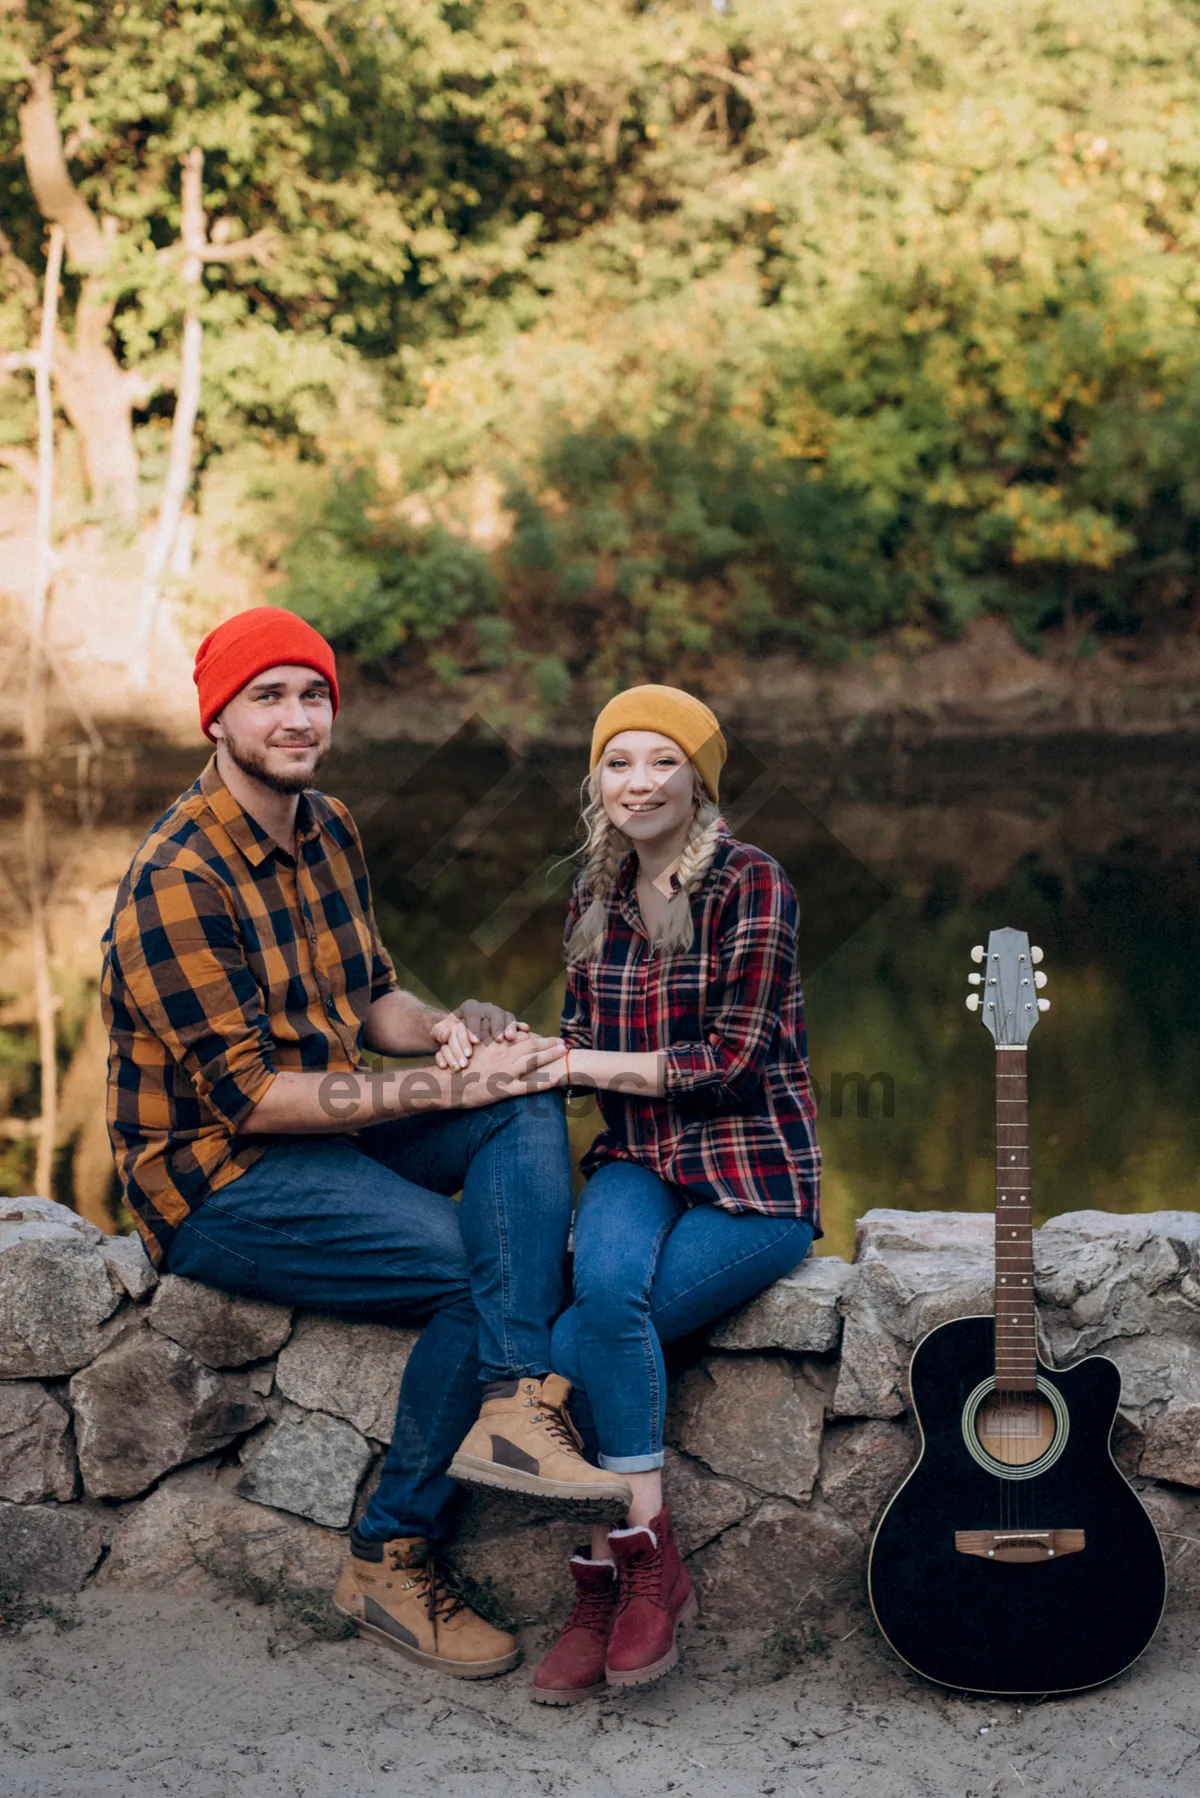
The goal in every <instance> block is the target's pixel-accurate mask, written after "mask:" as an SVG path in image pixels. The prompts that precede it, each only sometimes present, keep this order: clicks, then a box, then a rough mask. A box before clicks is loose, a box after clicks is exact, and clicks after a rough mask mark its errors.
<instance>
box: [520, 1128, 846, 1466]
mask: <svg viewBox="0 0 1200 1798" xmlns="http://www.w3.org/2000/svg"><path fill="white" fill-rule="evenodd" d="M812 1239H813V1230H812V1225H811V1224H808V1223H804V1222H803V1221H802V1220H801V1219H799V1218H794V1217H764V1216H762V1215H761V1214H760V1213H758V1212H750V1211H746V1212H738V1213H733V1212H729V1211H721V1210H719V1209H718V1207H717V1206H715V1205H707V1204H704V1205H694V1206H690V1207H689V1206H688V1205H687V1203H686V1202H685V1201H684V1200H683V1199H682V1198H681V1197H680V1195H679V1193H678V1191H677V1189H676V1188H674V1187H671V1186H668V1185H667V1184H666V1182H665V1181H663V1180H660V1179H659V1178H658V1176H657V1174H652V1173H651V1172H650V1171H649V1170H648V1169H647V1168H643V1167H637V1166H635V1165H634V1164H633V1163H630V1162H625V1161H610V1162H606V1163H605V1165H604V1166H603V1167H602V1168H600V1169H599V1170H598V1172H597V1173H596V1174H594V1175H593V1177H592V1179H591V1180H589V1182H588V1184H587V1186H586V1187H585V1188H584V1190H583V1195H582V1197H581V1199H580V1201H579V1208H578V1210H577V1211H576V1213H575V1303H574V1304H573V1305H572V1306H571V1307H570V1309H569V1310H568V1311H565V1312H564V1313H563V1315H562V1316H561V1317H560V1318H559V1320H558V1322H557V1323H556V1324H555V1326H554V1334H553V1336H552V1338H551V1342H550V1359H551V1363H552V1365H553V1368H554V1371H555V1373H560V1374H563V1375H564V1376H565V1377H566V1378H567V1379H569V1380H570V1381H571V1382H572V1385H573V1387H574V1388H575V1390H574V1391H573V1392H572V1394H571V1416H572V1418H573V1419H574V1420H575V1422H576V1424H577V1425H578V1426H579V1429H580V1431H581V1433H582V1434H583V1437H584V1442H585V1445H586V1446H587V1448H588V1449H589V1450H590V1451H591V1452H590V1453H589V1459H591V1458H592V1457H593V1456H594V1455H595V1454H596V1452H597V1450H598V1453H599V1460H600V1465H601V1466H602V1467H607V1468H609V1469H610V1470H611V1471H612V1472H613V1473H646V1472H649V1471H650V1470H651V1469H653V1468H655V1467H661V1466H662V1464H663V1423H664V1421H665V1416H666V1402H667V1381H666V1373H665V1370H664V1366H663V1353H662V1345H663V1343H664V1342H672V1341H674V1340H675V1338H676V1337H679V1336H687V1335H689V1334H690V1333H691V1331H693V1330H698V1329H700V1328H701V1326H702V1325H704V1324H707V1323H711V1322H712V1321H713V1319H714V1318H717V1317H720V1316H721V1314H722V1313H723V1312H725V1311H731V1310H732V1309H733V1308H734V1307H735V1306H737V1305H744V1304H745V1303H746V1302H747V1300H748V1299H752V1298H753V1297H754V1295H755V1293H757V1292H761V1291H762V1289H763V1287H764V1286H769V1285H770V1284H771V1283H772V1281H774V1280H779V1279H782V1277H783V1275H784V1274H786V1273H790V1272H791V1270H792V1268H794V1267H795V1266H796V1265H797V1263H798V1262H800V1261H803V1259H804V1257H805V1255H807V1253H808V1250H809V1245H810V1244H811V1242H812Z"/></svg>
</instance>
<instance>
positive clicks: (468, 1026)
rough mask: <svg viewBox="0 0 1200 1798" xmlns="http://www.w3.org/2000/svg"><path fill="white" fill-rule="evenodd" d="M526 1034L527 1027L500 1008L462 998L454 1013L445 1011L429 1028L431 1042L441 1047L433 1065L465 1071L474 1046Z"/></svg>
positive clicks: (509, 1012)
mask: <svg viewBox="0 0 1200 1798" xmlns="http://www.w3.org/2000/svg"><path fill="white" fill-rule="evenodd" d="M528 1032H529V1025H528V1024H523V1023H521V1022H520V1021H519V1020H518V1019H517V1018H516V1017H514V1015H513V1013H512V1012H511V1011H505V1009H504V1007H503V1006H502V1005H491V1004H489V1003H488V1002H487V1001H486V1000H483V999H464V1000H463V1002H462V1004H461V1005H460V1006H459V1007H458V1009H457V1010H456V1011H448V1012H447V1013H446V1015H445V1017H444V1018H439V1019H438V1021H437V1023H436V1024H434V1025H433V1026H432V1029H431V1035H432V1037H433V1040H434V1042H435V1043H438V1044H440V1045H441V1046H440V1047H439V1049H438V1052H437V1054H436V1055H435V1056H434V1058H433V1059H434V1063H435V1065H436V1066H437V1067H439V1068H465V1067H466V1065H467V1063H468V1062H469V1061H470V1059H471V1053H472V1050H474V1049H475V1048H476V1046H477V1045H478V1044H480V1043H485V1042H492V1041H495V1040H497V1039H499V1038H503V1039H504V1040H505V1041H506V1042H510V1043H511V1042H516V1041H517V1039H518V1038H519V1037H520V1036H521V1035H522V1033H524V1034H526V1035H527V1034H528Z"/></svg>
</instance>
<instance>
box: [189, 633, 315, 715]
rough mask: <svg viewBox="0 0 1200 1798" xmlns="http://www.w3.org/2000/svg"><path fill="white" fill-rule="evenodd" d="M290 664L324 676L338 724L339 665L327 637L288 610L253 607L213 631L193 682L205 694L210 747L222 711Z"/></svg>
mask: <svg viewBox="0 0 1200 1798" xmlns="http://www.w3.org/2000/svg"><path fill="white" fill-rule="evenodd" d="M286 662H291V663H295V664H297V665H298V666H300V667H301V668H315V669H316V671H317V673H318V674H322V675H324V677H325V679H326V680H327V681H328V682H329V694H330V698H331V699H332V700H333V715H334V717H335V718H336V717H337V709H338V684H337V662H336V661H335V659H334V654H333V651H332V649H330V647H329V645H328V643H326V641H325V639H324V637H323V636H322V635H321V633H320V632H319V631H315V630H314V629H313V627H312V625H311V624H305V622H304V620H303V618H297V616H296V614H295V613H294V612H285V611H284V609H283V607H282V606H251V608H250V610H249V611H248V612H238V613H237V615H236V616H235V617H233V618H227V619H226V620H225V622H224V624H219V625H218V626H217V628H216V630H215V631H209V633H208V635H207V637H205V639H204V641H203V643H202V644H201V645H200V647H199V649H198V650H197V651H196V666H195V668H194V669H193V670H192V679H193V680H194V681H195V683H196V686H197V688H198V690H199V694H200V728H201V730H202V731H203V732H204V734H205V736H206V737H208V739H209V741H210V742H211V741H212V732H211V731H210V729H209V725H210V724H211V723H212V721H213V719H214V718H215V717H216V715H217V713H218V712H219V711H220V710H221V708H222V706H226V705H228V704H229V701H230V700H231V699H232V698H233V696H234V694H235V693H240V692H241V690H242V688H243V687H244V686H247V685H248V684H249V682H250V681H252V680H253V679H254V677H255V676H256V675H258V674H262V673H263V671H264V669H267V668H277V667H279V666H280V664H281V663H286Z"/></svg>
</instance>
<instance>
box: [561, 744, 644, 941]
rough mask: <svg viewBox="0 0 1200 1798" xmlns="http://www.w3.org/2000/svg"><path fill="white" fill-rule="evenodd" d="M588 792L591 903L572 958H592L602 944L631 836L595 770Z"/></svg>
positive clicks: (585, 818) (585, 824) (585, 816)
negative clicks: (609, 808) (613, 812)
mask: <svg viewBox="0 0 1200 1798" xmlns="http://www.w3.org/2000/svg"><path fill="white" fill-rule="evenodd" d="M583 792H584V794H585V795H586V800H585V804H584V809H583V813H582V816H581V818H580V824H581V826H582V828H583V831H584V833H585V834H584V842H583V854H584V855H585V857H586V862H585V867H586V870H587V884H588V890H589V892H590V893H591V896H592V897H591V903H590V905H589V906H588V908H587V910H586V911H585V912H584V914H583V916H582V917H581V918H580V919H579V920H578V922H577V923H576V925H575V928H574V930H573V931H572V932H571V935H570V937H569V939H568V941H567V948H566V957H567V961H568V962H577V961H589V960H591V958H592V956H593V955H595V953H596V951H597V950H598V949H599V947H600V942H601V939H602V937H603V935H604V915H605V906H604V902H605V900H606V899H607V898H608V895H609V894H610V893H611V892H612V887H613V881H614V880H615V879H616V877H617V869H618V868H619V867H620V865H621V857H622V856H623V855H624V854H625V852H626V850H627V849H628V848H629V847H630V844H629V838H628V837H627V836H626V835H625V833H624V831H622V830H618V829H617V826H616V825H615V824H614V823H613V821H612V819H611V818H610V817H609V815H608V813H607V812H606V811H605V809H604V801H603V800H602V799H601V797H600V776H599V774H598V773H595V772H593V773H592V774H589V775H588V777H587V779H586V780H585V781H584V783H583Z"/></svg>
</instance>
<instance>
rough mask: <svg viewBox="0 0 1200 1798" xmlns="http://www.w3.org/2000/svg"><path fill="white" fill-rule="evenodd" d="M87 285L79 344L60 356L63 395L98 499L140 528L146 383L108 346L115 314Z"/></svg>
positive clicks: (78, 314) (79, 309)
mask: <svg viewBox="0 0 1200 1798" xmlns="http://www.w3.org/2000/svg"><path fill="white" fill-rule="evenodd" d="M98 286H99V283H98V282H96V281H91V280H89V281H85V282H84V283H83V287H82V289H81V290H80V295H79V301H78V304H77V305H76V308H75V341H74V343H73V344H72V345H71V346H70V347H66V346H64V347H63V348H62V349H61V350H60V352H59V356H58V361H57V374H58V393H59V398H60V399H61V400H62V404H63V411H64V412H65V413H66V415H67V417H68V418H69V419H70V421H71V425H72V428H73V429H74V430H75V431H76V433H77V434H78V437H79V443H80V448H81V449H82V451H83V466H84V472H85V474H86V475H87V483H88V489H89V491H90V493H91V496H92V498H93V500H94V501H95V502H96V504H97V505H99V506H100V507H102V508H103V509H104V510H105V511H111V512H115V513H116V514H117V515H118V517H120V518H121V519H122V520H123V522H124V523H126V524H129V525H133V524H136V523H137V515H138V456H137V447H136V445H135V443H134V439H133V407H134V401H135V399H136V398H137V397H138V395H139V392H140V391H141V382H140V381H139V380H138V378H137V377H136V376H131V375H130V374H129V373H128V372H127V371H126V370H125V369H123V368H121V367H120V366H119V364H118V362H117V359H116V357H115V356H114V355H113V353H112V351H111V350H110V349H109V347H108V332H109V327H110V325H111V323H112V315H113V309H112V307H111V306H110V305H109V304H108V302H107V301H102V300H100V299H98V298H97V289H98Z"/></svg>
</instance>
